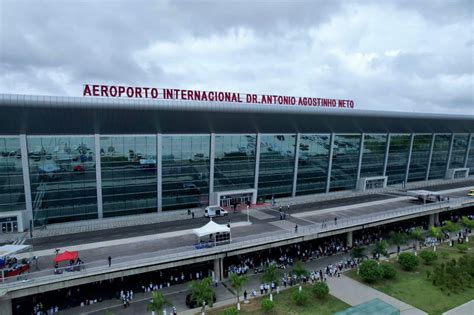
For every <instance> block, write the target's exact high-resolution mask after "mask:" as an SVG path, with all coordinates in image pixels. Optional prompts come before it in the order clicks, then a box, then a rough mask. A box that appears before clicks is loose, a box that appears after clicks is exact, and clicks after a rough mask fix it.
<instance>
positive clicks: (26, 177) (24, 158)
mask: <svg viewBox="0 0 474 315" xmlns="http://www.w3.org/2000/svg"><path fill="white" fill-rule="evenodd" d="M20 152H21V168H22V170H23V187H24V189H25V205H26V213H27V215H28V221H29V220H33V222H34V213H33V203H32V200H31V184H30V167H29V163H28V143H27V141H26V135H25V134H22V135H20ZM33 224H34V223H33ZM25 226H27V227H28V229H29V226H30V222H24V223H23V227H25ZM0 314H1V312H0Z"/></svg>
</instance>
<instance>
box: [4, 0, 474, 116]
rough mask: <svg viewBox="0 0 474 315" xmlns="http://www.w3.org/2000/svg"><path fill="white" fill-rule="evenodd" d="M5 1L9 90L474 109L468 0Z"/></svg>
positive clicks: (472, 17) (473, 28)
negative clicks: (98, 89)
mask: <svg viewBox="0 0 474 315" xmlns="http://www.w3.org/2000/svg"><path fill="white" fill-rule="evenodd" d="M0 4H1V5H0V23H1V24H0V93H20V94H44V95H69V96H82V87H83V84H84V83H99V84H122V85H129V86H151V87H169V88H183V89H203V90H223V91H237V92H243V93H258V94H278V95H296V96H314V97H324V98H339V99H353V100H354V101H355V106H356V108H364V109H378V110H380V109H381V110H402V111H418V112H420V111H423V112H424V111H427V112H442V113H470V114H474V75H473V68H474V66H473V64H474V39H473V34H474V24H473V21H474V14H473V12H474V1H471V0H465V1H454V0H430V1H414V0H405V1H402V0H400V1H341V2H338V1H329V0H328V1H314V0H313V1H288V2H287V1H275V0H274V1H260V2H258V1H250V0H249V1H224V0H220V1H136V0H135V1H118V0H115V1H107V0H103V1H92V0H91V1H52V0H48V1H46V0H44V1H41V0H31V1H21V0H16V1H9V0H0Z"/></svg>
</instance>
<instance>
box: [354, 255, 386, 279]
mask: <svg viewBox="0 0 474 315" xmlns="http://www.w3.org/2000/svg"><path fill="white" fill-rule="evenodd" d="M359 274H360V276H361V277H362V279H364V280H365V281H367V282H374V281H377V280H380V279H382V278H383V271H382V268H380V266H379V264H378V263H377V262H376V261H375V260H373V259H368V260H366V261H364V262H363V263H362V264H360V267H359Z"/></svg>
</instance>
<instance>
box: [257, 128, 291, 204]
mask: <svg viewBox="0 0 474 315" xmlns="http://www.w3.org/2000/svg"><path fill="white" fill-rule="evenodd" d="M261 138H262V140H261V143H260V172H259V174H258V196H259V198H261V197H262V198H271V197H272V196H275V197H284V196H291V193H292V188H293V187H292V186H293V171H294V167H295V164H294V163H295V145H296V135H262V137H261Z"/></svg>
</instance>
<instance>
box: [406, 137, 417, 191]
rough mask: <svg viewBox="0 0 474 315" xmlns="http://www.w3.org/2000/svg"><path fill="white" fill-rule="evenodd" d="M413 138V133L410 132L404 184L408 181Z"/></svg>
mask: <svg viewBox="0 0 474 315" xmlns="http://www.w3.org/2000/svg"><path fill="white" fill-rule="evenodd" d="M414 139H415V134H414V133H412V134H411V136H410V150H409V151H408V161H407V169H406V171H405V185H406V184H407V183H408V174H409V173H410V164H411V154H412V152H413V142H414Z"/></svg>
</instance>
